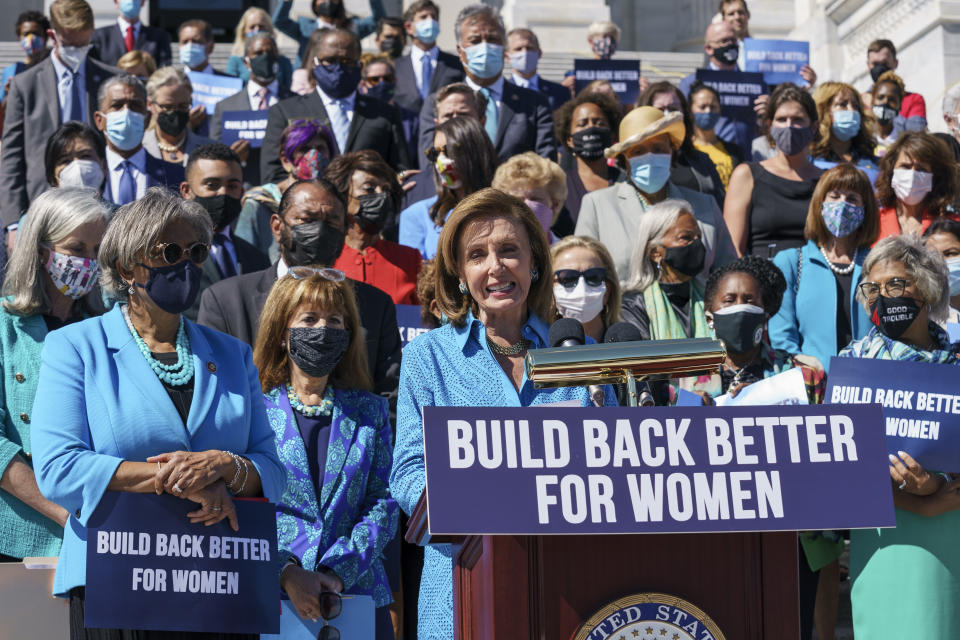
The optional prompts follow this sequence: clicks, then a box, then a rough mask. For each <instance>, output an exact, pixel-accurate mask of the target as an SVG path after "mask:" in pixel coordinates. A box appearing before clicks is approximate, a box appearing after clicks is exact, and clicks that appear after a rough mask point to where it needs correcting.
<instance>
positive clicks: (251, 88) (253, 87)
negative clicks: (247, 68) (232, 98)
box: [247, 76, 279, 98]
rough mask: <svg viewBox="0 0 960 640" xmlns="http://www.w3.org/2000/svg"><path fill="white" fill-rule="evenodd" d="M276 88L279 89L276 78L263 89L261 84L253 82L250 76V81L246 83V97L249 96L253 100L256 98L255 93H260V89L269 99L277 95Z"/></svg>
mask: <svg viewBox="0 0 960 640" xmlns="http://www.w3.org/2000/svg"><path fill="white" fill-rule="evenodd" d="M278 87H279V84H278V81H277V79H276V78H274V79H273V82H271V83H270V84H268V85H267V86H266V87H264V86H263V85H262V84H260V83H258V82H257V81H256V80H254V79H253V76H250V80H248V81H247V95H248V96H250V97H251V98H255V97H256V96H257V92H258V91H260V89H266V90H267V97H268V98H269V97H270V96H275V95H277V90H278Z"/></svg>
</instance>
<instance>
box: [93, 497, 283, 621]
mask: <svg viewBox="0 0 960 640" xmlns="http://www.w3.org/2000/svg"><path fill="white" fill-rule="evenodd" d="M234 504H235V505H236V507H237V518H238V520H239V524H240V530H239V531H234V530H233V529H231V528H230V526H229V525H228V523H227V521H226V520H223V521H221V522H219V523H217V524H215V525H211V526H209V527H208V526H205V525H202V524H190V521H189V520H188V519H187V515H186V514H187V513H189V512H191V511H196V510H197V509H198V508H199V507H198V505H197V504H195V503H193V502H190V501H189V500H181V499H180V498H175V497H173V496H168V495H162V496H157V495H152V494H133V493H113V492H108V493H106V494H105V495H104V498H103V499H102V500H101V501H100V505H99V506H98V507H97V510H96V511H95V512H94V514H93V516H92V517H91V518H90V522H89V526H88V529H87V590H86V606H85V609H84V618H85V619H84V622H85V624H86V626H88V627H103V628H119V629H150V630H157V631H206V632H219V633H277V632H278V631H279V629H280V583H279V577H278V576H279V569H280V565H279V563H278V560H277V521H276V514H275V512H274V507H273V505H271V504H270V503H268V502H265V501H250V500H237V501H235V503H234Z"/></svg>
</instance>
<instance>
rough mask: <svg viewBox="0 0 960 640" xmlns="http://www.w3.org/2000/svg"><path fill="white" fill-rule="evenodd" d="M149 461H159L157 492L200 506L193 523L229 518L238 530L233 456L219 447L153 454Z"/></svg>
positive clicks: (154, 481)
mask: <svg viewBox="0 0 960 640" xmlns="http://www.w3.org/2000/svg"><path fill="white" fill-rule="evenodd" d="M147 462H149V463H151V464H153V463H156V464H157V473H156V475H155V476H154V479H153V485H154V491H156V493H157V495H160V494H162V493H169V494H170V495H173V496H176V497H178V498H184V499H186V500H190V501H191V502H195V503H197V504H199V505H200V508H199V509H197V510H196V511H191V512H190V513H188V514H187V517H188V518H189V519H190V522H191V523H194V524H196V523H201V522H202V523H203V524H204V525H206V526H210V525H212V524H216V523H218V522H220V521H221V520H223V519H224V518H227V519H228V520H229V522H230V527H231V528H232V529H233V530H234V531H237V530H238V529H239V523H238V521H237V509H236V507H235V506H234V504H233V500H232V499H231V498H230V492H229V491H227V482H228V478H227V476H228V475H229V474H230V473H231V471H232V470H233V465H234V463H233V458H231V457H230V455H229V454H227V453H224V452H223V451H218V450H216V449H210V450H208V451H173V452H170V453H161V454H159V455H155V456H150V457H149V458H147Z"/></svg>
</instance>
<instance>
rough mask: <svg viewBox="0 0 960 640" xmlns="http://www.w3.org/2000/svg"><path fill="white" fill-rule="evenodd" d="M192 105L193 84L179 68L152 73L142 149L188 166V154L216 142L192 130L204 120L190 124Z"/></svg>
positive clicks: (160, 157) (148, 85) (148, 89)
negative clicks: (147, 116)
mask: <svg viewBox="0 0 960 640" xmlns="http://www.w3.org/2000/svg"><path fill="white" fill-rule="evenodd" d="M192 103H193V85H191V84H190V78H188V77H187V74H186V73H184V71H183V69H182V68H181V67H179V66H170V67H161V68H159V69H157V70H156V71H154V72H153V74H152V75H151V76H150V79H149V80H147V109H149V110H150V114H151V116H152V118H151V121H150V129H149V130H148V131H147V132H146V133H144V134H143V148H144V149H146V150H147V153H149V154H150V155H152V156H153V157H154V158H159V159H160V160H166V161H167V162H174V163H177V164H182V165H183V166H187V156H189V155H190V152H191V151H193V150H194V149H196V148H197V147H199V146H201V145H204V144H210V143H211V142H216V141H215V140H213V139H212V138H208V137H206V136H201V135H197V134H196V133H194V132H193V131H191V129H192V128H196V127H197V125H199V124H200V122H203V119H204V118H203V117H201V118H200V120H199V122H191V111H190V105H191V104H192ZM198 113H203V112H198ZM188 124H189V125H191V126H189V127H188V126H187V125H188Z"/></svg>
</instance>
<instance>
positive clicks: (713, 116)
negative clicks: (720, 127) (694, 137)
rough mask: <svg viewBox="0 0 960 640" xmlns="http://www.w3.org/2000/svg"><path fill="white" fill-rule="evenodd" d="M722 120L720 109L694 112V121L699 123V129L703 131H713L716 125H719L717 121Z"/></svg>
mask: <svg viewBox="0 0 960 640" xmlns="http://www.w3.org/2000/svg"><path fill="white" fill-rule="evenodd" d="M718 120H720V112H719V111H707V112H705V113H695V114H693V122H694V124H696V125H697V128H698V129H702V130H703V131H712V130H713V128H714V127H715V126H717V121H718Z"/></svg>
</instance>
